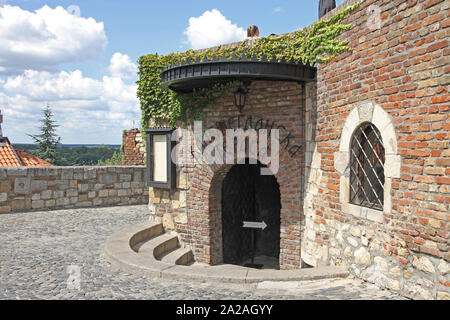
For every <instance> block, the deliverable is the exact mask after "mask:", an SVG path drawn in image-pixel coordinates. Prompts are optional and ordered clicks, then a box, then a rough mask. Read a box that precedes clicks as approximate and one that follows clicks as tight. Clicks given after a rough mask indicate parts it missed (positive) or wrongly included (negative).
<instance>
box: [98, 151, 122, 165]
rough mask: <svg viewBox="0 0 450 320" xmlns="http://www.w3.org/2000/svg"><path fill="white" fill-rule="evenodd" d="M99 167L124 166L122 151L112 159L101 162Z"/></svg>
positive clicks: (116, 153)
mask: <svg viewBox="0 0 450 320" xmlns="http://www.w3.org/2000/svg"><path fill="white" fill-rule="evenodd" d="M98 165H99V166H121V165H122V151H119V152H114V154H113V156H112V157H111V158H110V159H106V160H99V161H98Z"/></svg>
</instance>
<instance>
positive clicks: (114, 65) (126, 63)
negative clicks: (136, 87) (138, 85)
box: [108, 52, 137, 80]
mask: <svg viewBox="0 0 450 320" xmlns="http://www.w3.org/2000/svg"><path fill="white" fill-rule="evenodd" d="M108 70H109V72H110V73H111V75H112V76H113V77H119V78H124V79H128V80H134V79H136V78H137V66H136V64H134V63H133V62H131V59H130V57H129V56H128V55H126V54H122V53H120V52H116V53H114V55H113V56H112V58H111V61H110V65H109V68H108Z"/></svg>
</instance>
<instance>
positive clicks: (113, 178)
mask: <svg viewBox="0 0 450 320" xmlns="http://www.w3.org/2000/svg"><path fill="white" fill-rule="evenodd" d="M98 181H99V182H100V183H102V184H113V183H115V182H117V174H115V173H104V174H101V175H100V176H99V179H98Z"/></svg>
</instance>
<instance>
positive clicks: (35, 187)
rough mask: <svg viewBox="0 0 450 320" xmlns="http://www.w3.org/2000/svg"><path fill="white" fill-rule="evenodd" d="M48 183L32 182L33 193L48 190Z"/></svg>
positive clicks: (43, 181) (42, 181)
mask: <svg viewBox="0 0 450 320" xmlns="http://www.w3.org/2000/svg"><path fill="white" fill-rule="evenodd" d="M47 186H48V182H47V181H45V180H32V181H31V191H42V190H47Z"/></svg>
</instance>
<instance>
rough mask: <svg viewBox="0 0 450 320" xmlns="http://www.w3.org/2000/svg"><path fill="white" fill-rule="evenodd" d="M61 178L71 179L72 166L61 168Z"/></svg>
mask: <svg viewBox="0 0 450 320" xmlns="http://www.w3.org/2000/svg"><path fill="white" fill-rule="evenodd" d="M61 179H62V180H72V179H73V169H72V168H62V170H61Z"/></svg>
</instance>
